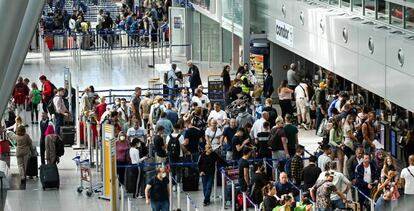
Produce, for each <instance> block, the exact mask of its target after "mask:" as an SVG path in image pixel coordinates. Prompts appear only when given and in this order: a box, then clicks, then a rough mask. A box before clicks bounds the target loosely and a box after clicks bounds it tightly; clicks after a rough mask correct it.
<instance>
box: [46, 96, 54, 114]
mask: <svg viewBox="0 0 414 211" xmlns="http://www.w3.org/2000/svg"><path fill="white" fill-rule="evenodd" d="M53 99H55V97H54V98H52V99H50V100H49V102H48V103H47V112H48V113H49V114H50V115H52V114H55V113H56V108H55V104H54V103H53Z"/></svg>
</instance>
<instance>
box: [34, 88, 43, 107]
mask: <svg viewBox="0 0 414 211" xmlns="http://www.w3.org/2000/svg"><path fill="white" fill-rule="evenodd" d="M32 94H33V96H32V103H33V104H39V103H40V101H41V100H42V95H41V94H40V91H39V90H33V91H32Z"/></svg>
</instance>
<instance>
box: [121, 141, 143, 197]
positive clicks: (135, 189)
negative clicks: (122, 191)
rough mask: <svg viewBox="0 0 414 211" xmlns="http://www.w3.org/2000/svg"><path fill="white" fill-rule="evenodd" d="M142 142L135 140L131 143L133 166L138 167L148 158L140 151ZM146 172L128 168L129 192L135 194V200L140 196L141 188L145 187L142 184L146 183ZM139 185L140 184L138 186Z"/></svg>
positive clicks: (130, 152)
mask: <svg viewBox="0 0 414 211" xmlns="http://www.w3.org/2000/svg"><path fill="white" fill-rule="evenodd" d="M141 144H142V143H141V141H140V140H139V139H138V138H133V139H132V142H131V148H130V149H129V156H130V157H131V165H138V164H140V163H141V162H142V161H144V160H145V159H147V157H146V156H142V157H141V154H140V152H139V150H138V147H140V145H141ZM143 173H144V172H142V171H141V168H128V169H127V175H128V176H127V181H126V183H127V185H126V188H127V192H128V193H133V195H132V196H133V197H134V198H135V197H136V196H137V194H140V193H141V191H140V187H143V186H142V185H141V183H142V182H143V181H144V180H143V178H144V174H143ZM137 183H138V184H137ZM138 198H142V196H141V195H138Z"/></svg>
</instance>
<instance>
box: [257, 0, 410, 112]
mask: <svg viewBox="0 0 414 211" xmlns="http://www.w3.org/2000/svg"><path fill="white" fill-rule="evenodd" d="M255 2H256V3H253V5H252V8H251V10H254V11H251V13H252V18H251V19H252V28H253V29H254V30H265V31H266V32H267V34H268V39H269V40H270V41H272V42H274V43H276V44H278V45H280V46H282V47H283V48H286V49H288V50H290V51H292V52H294V53H296V54H298V55H300V56H302V57H304V58H306V59H308V60H310V61H312V62H314V63H315V64H318V65H321V66H323V67H324V68H326V69H328V70H331V71H333V72H334V73H336V74H338V75H340V76H342V77H344V78H346V79H348V80H350V81H352V82H354V83H356V84H358V85H361V86H362V87H364V88H366V89H368V90H370V91H371V92H373V93H376V94H378V95H379V96H382V97H385V98H387V99H389V100H391V101H392V102H394V103H396V104H398V105H400V106H402V107H404V108H406V109H408V110H411V111H414V40H411V39H407V37H408V36H412V35H414V34H403V35H399V34H393V33H390V32H392V31H395V30H397V29H395V28H392V29H388V30H384V29H379V28H377V27H378V26H381V25H383V24H382V23H379V22H376V24H375V25H371V24H367V23H366V22H367V20H352V18H353V17H355V16H353V15H352V14H344V12H343V11H340V10H334V9H330V8H321V7H319V6H318V5H311V4H309V3H307V2H303V1H297V0H258V1H255ZM283 6H284V8H285V11H286V15H285V16H284V15H283V13H282V7H283ZM301 13H302V14H303V17H304V18H303V24H302V23H301V21H300V15H301ZM276 19H278V20H280V21H283V22H285V23H287V24H290V25H292V26H293V37H294V38H293V47H289V46H286V45H284V44H282V43H280V42H278V41H277V40H276V29H275V25H276V23H275V22H276ZM321 26H322V27H321ZM321 28H323V29H324V30H322V29H321ZM343 34H345V35H347V37H348V39H347V41H346V42H345V41H344V36H343ZM370 39H371V44H373V45H371V47H373V48H371V49H373V52H372V53H371V52H370V49H369V48H368V41H369V40H370ZM399 51H401V52H402V53H400V58H403V59H404V64H403V65H400V62H399V59H398V52H399ZM272 53H274V51H273V52H272ZM272 59H277V58H275V57H274V56H272ZM274 63H275V64H276V62H274Z"/></svg>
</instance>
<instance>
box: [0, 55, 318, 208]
mask: <svg viewBox="0 0 414 211" xmlns="http://www.w3.org/2000/svg"><path fill="white" fill-rule="evenodd" d="M65 54H67V53H63V52H60V53H55V55H53V56H54V57H56V58H52V59H51V64H50V66H46V65H45V64H44V62H43V61H42V60H41V59H39V56H40V55H39V54H29V56H28V57H29V58H28V59H27V60H26V62H25V64H24V66H23V70H22V73H21V75H22V76H23V77H28V78H29V79H30V80H31V81H36V82H38V80H37V78H38V77H39V76H40V75H42V74H45V75H47V76H48V77H49V78H50V79H51V80H52V81H53V82H54V83H55V85H56V86H62V85H63V69H64V67H72V74H73V76H72V77H73V79H74V80H73V81H74V84H75V86H76V85H78V86H79V87H85V86H87V85H91V84H93V85H94V86H95V87H96V88H97V89H103V88H132V87H135V86H137V85H139V86H142V87H146V85H147V80H148V79H149V78H151V77H154V76H155V75H156V73H155V72H154V70H153V69H150V68H148V67H147V65H148V63H150V61H151V57H150V55H151V52H144V53H143V54H144V58H145V59H144V60H145V62H144V63H145V64H143V68H141V66H140V64H139V62H138V63H137V62H136V61H133V60H131V59H130V57H129V56H128V55H126V54H115V55H113V57H112V63H111V64H110V63H108V62H103V61H102V59H101V57H100V56H96V55H93V53H85V54H92V55H87V56H84V57H83V59H82V67H81V70H77V69H76V66H72V64H71V58H66V57H64V56H65ZM198 66H199V67H200V72H201V75H202V79H203V83H204V84H206V82H207V75H209V74H217V73H220V72H221V64H220V65H216V66H215V67H213V68H208V67H207V66H208V65H205V64H203V65H198ZM178 67H179V68H181V69H183V70H187V67H186V65H185V63H184V62H183V63H179V64H178ZM28 116H29V115H28ZM28 131H29V134H30V135H31V137H33V141H34V143H35V144H36V145H37V146H38V144H39V142H38V137H39V129H38V128H37V126H36V127H30V128H29V130H28ZM299 138H300V140H299V143H300V144H303V145H305V146H306V148H307V149H308V150H309V151H314V150H315V149H316V147H317V142H318V141H320V138H319V137H315V135H314V131H300V134H299ZM75 153H76V152H75V151H73V150H72V149H71V148H66V151H65V155H64V156H63V158H62V159H61V163H60V164H59V165H58V166H59V173H60V181H61V182H60V183H61V186H60V189H59V190H47V191H43V190H42V188H41V184H40V181H39V180H38V179H35V180H28V181H27V184H26V188H25V190H9V191H8V192H7V196H5V198H6V200H5V202H4V209H3V210H6V211H27V210H31V211H37V210H44V211H49V210H61V211H66V210H68V211H69V210H77V211H78V210H79V211H83V210H85V211H86V210H88V211H89V210H90V211H92V210H97V211H98V210H99V211H103V210H110V204H109V202H108V201H104V200H101V199H98V197H97V195H95V196H93V197H87V196H86V195H85V194H78V193H77V192H76V188H77V187H78V185H79V176H80V175H79V171H78V170H77V167H76V165H75V163H74V162H73V161H72V158H73V157H74V156H75ZM39 159H40V158H39ZM39 163H40V161H39ZM10 169H11V172H12V174H17V173H18V170H17V161H16V159H15V157H11V158H10ZM94 172H96V170H94ZM99 177H100V176H99V175H96V173H95V175H94V177H93V179H94V181H96V179H97V178H99ZM217 193H218V195H221V190H220V189H218V190H217ZM188 194H189V195H190V197H191V198H192V199H193V201H194V203H195V204H196V206H197V207H198V210H200V211H203V210H219V209H220V208H221V204H220V200H216V201H214V202H213V203H212V204H211V205H210V206H208V207H205V208H204V207H202V199H203V197H202V192H201V191H198V192H190V193H188ZM173 203H174V204H175V205H174V209H175V208H177V206H176V203H177V202H176V198H175V199H174V202H173ZM181 208H182V209H186V194H185V193H182V194H181ZM148 209H150V207H149V206H148V205H146V204H145V200H143V199H134V200H133V209H132V210H148ZM191 210H195V209H194V208H191Z"/></svg>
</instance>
